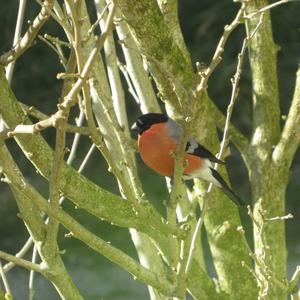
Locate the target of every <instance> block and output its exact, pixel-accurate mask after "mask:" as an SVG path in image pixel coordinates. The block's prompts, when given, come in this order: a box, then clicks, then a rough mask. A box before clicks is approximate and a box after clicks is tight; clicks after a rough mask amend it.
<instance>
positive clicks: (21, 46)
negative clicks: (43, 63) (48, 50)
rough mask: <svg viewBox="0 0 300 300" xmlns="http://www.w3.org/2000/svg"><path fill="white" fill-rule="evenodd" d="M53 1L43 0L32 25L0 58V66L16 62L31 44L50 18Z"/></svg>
mask: <svg viewBox="0 0 300 300" xmlns="http://www.w3.org/2000/svg"><path fill="white" fill-rule="evenodd" d="M54 3H55V0H45V1H44V2H43V5H42V8H41V11H40V12H39V14H38V15H37V16H36V18H35V19H34V20H33V22H32V24H30V25H29V28H28V29H27V31H26V33H25V34H24V36H23V37H22V38H21V39H20V40H19V42H18V43H17V44H16V45H15V46H14V48H13V49H12V50H10V51H8V52H6V53H4V54H2V55H1V57H0V65H4V66H5V65H7V64H9V63H10V62H12V61H13V60H16V59H17V58H18V57H19V56H20V55H22V54H23V53H24V52H25V51H26V50H27V49H28V48H29V47H30V46H31V45H32V43H33V41H34V40H35V37H36V36H37V34H38V32H39V31H40V29H41V28H42V26H43V25H44V24H45V22H46V21H47V20H48V18H49V17H50V12H51V10H52V8H53V5H54Z"/></svg>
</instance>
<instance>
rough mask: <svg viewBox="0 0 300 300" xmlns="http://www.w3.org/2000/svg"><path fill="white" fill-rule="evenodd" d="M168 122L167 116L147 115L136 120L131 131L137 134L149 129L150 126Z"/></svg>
mask: <svg viewBox="0 0 300 300" xmlns="http://www.w3.org/2000/svg"><path fill="white" fill-rule="evenodd" d="M167 121H168V116H166V115H164V114H159V113H148V114H145V115H142V116H140V117H138V118H137V120H136V121H135V123H134V124H133V125H132V127H131V130H134V131H137V132H138V133H139V134H141V133H143V132H144V131H145V130H147V129H149V128H150V127H151V125H153V124H157V123H164V122H167Z"/></svg>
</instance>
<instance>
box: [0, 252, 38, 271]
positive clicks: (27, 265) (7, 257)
mask: <svg viewBox="0 0 300 300" xmlns="http://www.w3.org/2000/svg"><path fill="white" fill-rule="evenodd" d="M0 258H2V259H4V260H6V261H8V262H12V263H14V264H16V265H18V266H21V267H23V268H26V269H28V270H33V271H34V272H38V273H41V274H43V269H42V268H41V267H40V266H39V265H37V264H33V263H32V262H30V261H28V260H26V259H23V258H19V257H16V256H15V255H11V254H8V253H5V252H3V251H0Z"/></svg>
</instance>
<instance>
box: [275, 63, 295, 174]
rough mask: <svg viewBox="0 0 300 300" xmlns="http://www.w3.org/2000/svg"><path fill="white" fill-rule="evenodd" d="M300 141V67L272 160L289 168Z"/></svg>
mask: <svg viewBox="0 0 300 300" xmlns="http://www.w3.org/2000/svg"><path fill="white" fill-rule="evenodd" d="M299 142H300V69H298V71H297V75H296V84H295V91H294V96H293V100H292V104H291V107H290V111H289V114H288V116H287V119H286V122H285V125H284V128H283V131H282V134H281V138H280V141H279V143H278V144H277V146H276V147H275V149H274V152H273V160H274V162H275V163H276V164H277V165H282V166H284V167H285V168H286V169H289V167H290V165H291V163H292V160H293V158H294V155H295V152H296V150H297V148H298V146H299Z"/></svg>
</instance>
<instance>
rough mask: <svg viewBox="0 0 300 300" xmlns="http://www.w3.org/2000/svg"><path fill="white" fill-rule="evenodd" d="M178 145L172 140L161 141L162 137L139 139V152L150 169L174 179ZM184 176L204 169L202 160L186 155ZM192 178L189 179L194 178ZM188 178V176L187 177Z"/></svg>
mask: <svg viewBox="0 0 300 300" xmlns="http://www.w3.org/2000/svg"><path fill="white" fill-rule="evenodd" d="M176 147H177V145H176V143H174V142H173V141H172V140H171V139H160V137H157V136H154V137H151V138H150V137H149V136H148V137H145V136H142V137H141V138H140V139H139V150H140V155H141V158H142V160H143V161H144V163H145V164H146V165H148V167H150V168H151V169H153V170H154V171H156V172H157V173H159V174H161V175H163V176H167V177H172V176H173V173H174V156H175V152H176ZM184 164H185V169H184V174H187V175H189V174H191V173H194V172H195V171H196V170H199V169H200V168H201V167H202V159H201V158H200V157H198V156H195V155H191V154H185V155H184ZM192 177H194V176H191V177H189V178H192ZM185 178H187V176H186V177H185Z"/></svg>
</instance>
